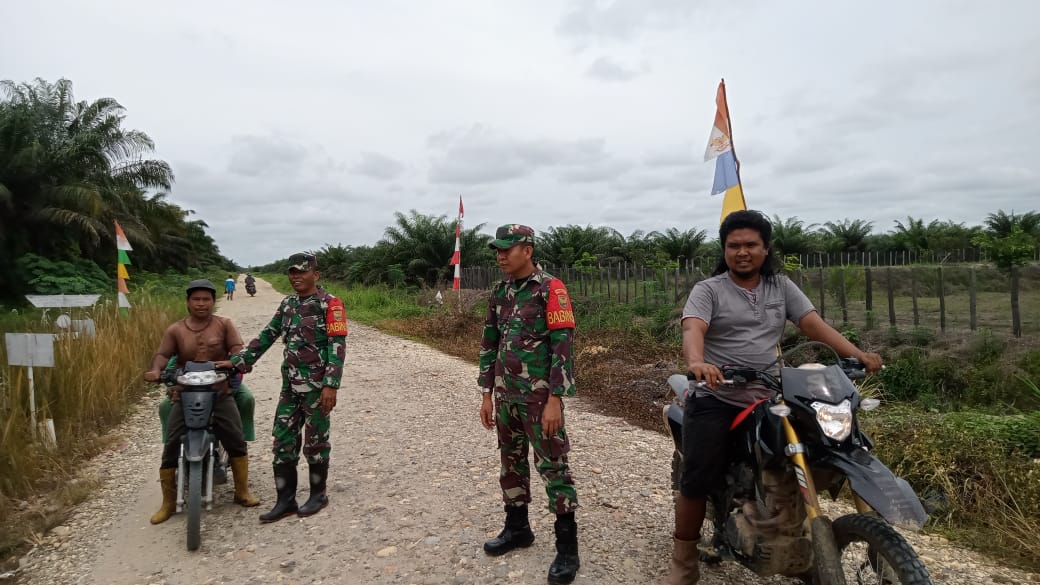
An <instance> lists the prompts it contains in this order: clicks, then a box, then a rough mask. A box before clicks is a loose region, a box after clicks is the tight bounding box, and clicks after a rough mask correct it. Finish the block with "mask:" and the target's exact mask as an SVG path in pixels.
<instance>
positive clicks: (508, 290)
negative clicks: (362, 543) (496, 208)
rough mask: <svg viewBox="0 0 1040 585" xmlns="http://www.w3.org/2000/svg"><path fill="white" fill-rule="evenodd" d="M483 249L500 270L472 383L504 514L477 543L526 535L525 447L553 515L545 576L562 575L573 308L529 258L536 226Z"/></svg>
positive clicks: (493, 544) (568, 515)
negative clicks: (493, 532)
mask: <svg viewBox="0 0 1040 585" xmlns="http://www.w3.org/2000/svg"><path fill="white" fill-rule="evenodd" d="M491 247H492V248H493V249H495V250H496V258H497V260H498V264H499V266H500V267H501V268H502V271H503V272H505V273H506V275H507V278H506V279H505V280H503V281H501V282H499V283H498V284H496V285H495V287H494V288H493V289H492V290H491V294H490V296H489V298H488V312H487V319H486V321H485V322H484V335H483V339H482V340H481V344H480V375H479V377H478V378H477V383H478V384H480V387H481V389H482V391H483V395H484V396H483V403H482V404H481V407H480V419H481V422H482V423H483V424H484V427H485V428H487V429H489V430H490V429H491V428H493V427H494V428H496V429H497V432H498V448H499V451H500V453H501V458H502V468H501V471H500V473H499V483H500V484H501V486H502V498H503V500H504V502H505V512H506V521H505V528H503V529H502V532H501V533H500V534H499V535H498V536H497V537H495V538H493V539H491V540H489V541H487V542H485V543H484V551H485V552H487V553H488V554H489V555H500V554H504V553H506V552H509V551H511V550H513V549H515V548H519V547H526V546H530V545H531V543H532V542H534V533H533V532H532V531H531V526H530V524H529V523H528V515H527V504H529V503H530V502H531V486H530V483H531V481H530V472H531V468H530V464H529V463H528V459H527V449H528V445H530V446H531V448H532V449H533V450H534V463H535V466H536V468H537V469H538V473H539V475H541V476H542V480H543V481H544V482H545V491H546V493H547V494H548V495H549V509H550V510H551V511H552V512H554V513H555V514H556V522H555V526H554V527H555V531H556V552H557V554H556V558H555V559H554V560H553V562H552V565H551V566H550V567H549V575H548V579H549V583H570V582H571V581H573V580H574V577H575V575H576V574H577V572H578V568H579V566H580V562H579V559H578V526H577V524H576V523H575V521H574V509H575V508H577V506H578V496H577V493H576V492H575V490H574V480H573V479H572V478H571V473H570V470H569V469H568V467H567V452H568V451H570V443H569V442H568V440H567V433H566V431H565V430H564V424H563V400H562V398H563V397H564V396H573V395H574V392H575V387H574V368H573V360H572V355H571V354H572V347H573V340H574V311H573V309H572V307H571V304H570V298H569V297H568V295H567V287H565V286H564V284H563V282H562V281H561V280H560V279H558V278H555V277H553V276H552V275H551V274H548V273H546V272H544V271H542V270H541V269H540V268H538V267H537V266H536V265H535V263H534V260H533V257H532V255H533V253H534V230H532V229H531V228H529V227H527V226H523V225H517V224H510V225H504V226H502V227H500V228H498V231H497V232H496V233H495V240H494V241H493V242H492V243H491Z"/></svg>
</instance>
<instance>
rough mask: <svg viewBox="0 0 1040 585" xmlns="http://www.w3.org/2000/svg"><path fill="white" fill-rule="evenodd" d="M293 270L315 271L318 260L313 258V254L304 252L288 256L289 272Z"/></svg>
mask: <svg viewBox="0 0 1040 585" xmlns="http://www.w3.org/2000/svg"><path fill="white" fill-rule="evenodd" d="M293 268H295V269H296V270H300V271H302V272H306V271H308V270H316V269H317V268H318V259H317V258H315V257H314V254H308V253H306V252H299V253H297V254H293V255H292V256H289V270H292V269H293Z"/></svg>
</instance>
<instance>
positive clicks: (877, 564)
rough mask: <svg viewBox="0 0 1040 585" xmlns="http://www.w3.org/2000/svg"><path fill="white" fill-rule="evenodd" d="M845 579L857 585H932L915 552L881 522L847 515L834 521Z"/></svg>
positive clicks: (895, 532) (860, 516)
mask: <svg viewBox="0 0 1040 585" xmlns="http://www.w3.org/2000/svg"><path fill="white" fill-rule="evenodd" d="M834 537H835V540H836V542H837V543H838V547H839V548H840V549H841V558H842V564H843V565H844V568H845V575H846V579H847V580H848V582H849V583H856V584H857V585H932V578H931V576H930V575H929V574H928V569H927V568H926V567H925V566H924V563H922V562H921V559H920V558H919V557H918V556H917V552H915V551H914V548H913V547H912V546H910V543H908V542H907V541H906V539H904V538H903V537H902V535H900V534H899V532H897V531H896V529H895V528H893V527H892V525H891V524H889V523H888V522H885V520H884V519H882V518H880V517H878V516H873V515H868V514H848V515H846V516H842V517H840V518H838V519H836V520H835V521H834Z"/></svg>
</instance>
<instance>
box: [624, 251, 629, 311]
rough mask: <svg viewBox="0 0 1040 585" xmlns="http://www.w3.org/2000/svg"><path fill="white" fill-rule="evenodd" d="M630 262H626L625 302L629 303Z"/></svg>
mask: <svg viewBox="0 0 1040 585" xmlns="http://www.w3.org/2000/svg"><path fill="white" fill-rule="evenodd" d="M628 299H629V296H628V262H627V261H626V262H625V303H626V304H627V303H628Z"/></svg>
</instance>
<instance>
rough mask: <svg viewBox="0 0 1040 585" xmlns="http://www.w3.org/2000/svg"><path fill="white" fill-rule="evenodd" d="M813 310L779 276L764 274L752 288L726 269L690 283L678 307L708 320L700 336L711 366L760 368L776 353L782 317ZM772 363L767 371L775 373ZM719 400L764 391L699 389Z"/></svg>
mask: <svg viewBox="0 0 1040 585" xmlns="http://www.w3.org/2000/svg"><path fill="white" fill-rule="evenodd" d="M814 310H816V309H815V307H813V304H812V302H811V301H810V300H809V298H808V297H806V296H805V293H803V292H802V291H801V290H799V288H798V287H797V286H796V285H795V284H794V283H793V282H791V279H789V278H787V277H786V276H784V275H777V276H771V277H767V276H763V277H762V278H761V279H760V280H759V284H758V286H757V287H755V289H754V290H753V291H749V290H748V289H744V288H742V287H740V286H739V285H737V284H736V283H734V282H733V281H732V280H731V279H730V277H729V273H728V272H726V273H723V274H720V275H718V276H713V277H711V278H708V279H706V280H702V281H701V282H698V283H697V284H696V285H694V287H693V290H691V291H690V296H689V298H688V299H687V300H686V306H685V307H684V308H683V315H682V318H683V320H686V319H688V318H694V319H700V320H701V321H704V322H705V323H707V324H708V331H707V332H706V333H705V335H704V361H706V362H708V363H709V364H714V365H716V366H723V365H740V366H748V367H752V368H756V369H759V370H761V369H764V368H765V367H766V366H768V365H769V364H770V363H772V362H773V361H774V360H776V357H777V355H778V354H777V346H778V344H779V343H780V339H781V338H782V337H783V334H784V327H785V325H786V324H787V321H791V322H792V323H794V324H795V325H797V324H798V322H799V321H800V320H801V319H802V317H804V316H805V315H806V314H807V313H809V312H811V311H814ZM778 372H779V368H777V367H776V366H774V368H773V371H772V373H778ZM697 394H698V395H702V394H710V395H713V396H715V397H716V398H719V399H720V400H722V401H724V402H728V403H730V404H736V405H739V406H746V405H748V404H751V403H752V402H754V401H755V400H758V399H759V398H765V397H767V396H769V393H768V392H765V391H763V390H762V389H761V388H753V387H747V388H726V387H722V388H719V390H718V391H714V390H698V392H697Z"/></svg>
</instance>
